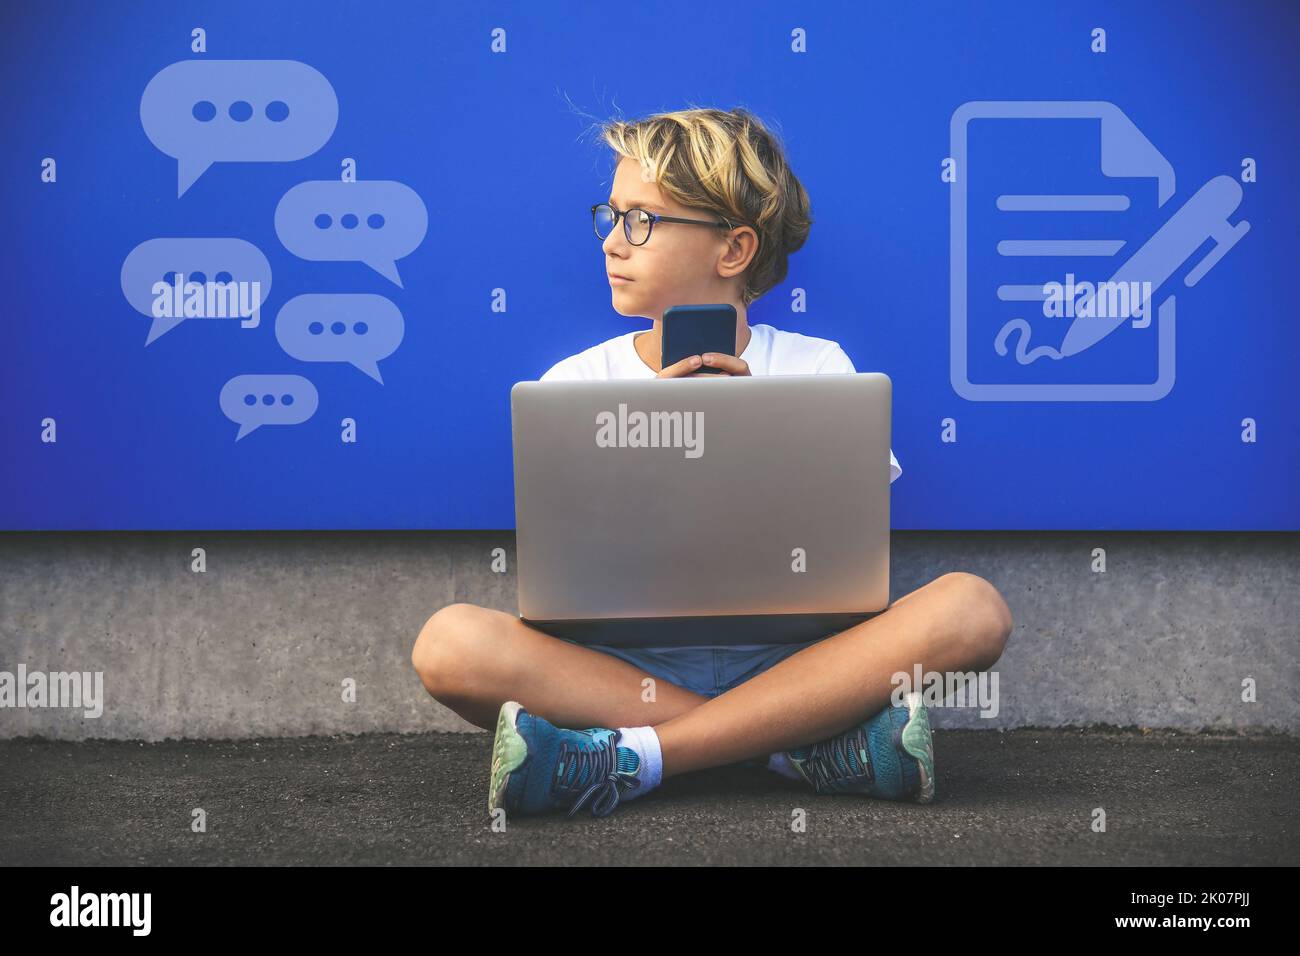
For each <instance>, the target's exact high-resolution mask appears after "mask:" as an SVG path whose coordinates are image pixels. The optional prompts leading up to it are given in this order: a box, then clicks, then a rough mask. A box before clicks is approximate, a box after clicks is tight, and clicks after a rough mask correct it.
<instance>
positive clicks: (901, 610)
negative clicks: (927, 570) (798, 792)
mask: <svg viewBox="0 0 1300 956" xmlns="http://www.w3.org/2000/svg"><path fill="white" fill-rule="evenodd" d="M1012 623H1013V622H1012V619H1011V611H1010V609H1009V608H1008V607H1007V604H1006V602H1005V601H1004V600H1003V598H1002V596H1001V595H1000V594H999V593H998V591H997V589H996V588H995V587H994V586H993V585H991V584H990V583H989V582H988V581H986V580H984V579H983V578H981V577H978V576H976V575H973V574H968V573H966V572H962V571H954V572H951V573H948V574H944V575H942V576H940V577H938V578H935V579H934V580H933V581H931V582H929V583H928V584H926V585H924V586H922V587H920V588H917V589H916V590H915V591H912V592H910V593H908V594H906V595H904V596H903V597H901V598H899V599H898V600H897V601H895V602H894V603H893V604H891V605H890V606H889V608H888V609H887V610H886V611H884V612H882V613H881V614H878V615H876V616H875V617H873V618H871V619H870V620H868V621H864V622H862V623H861V624H858V625H856V626H854V627H851V628H849V629H847V630H844V631H841V632H839V633H838V634H835V635H833V636H832V637H829V638H827V639H825V640H823V641H820V642H818V643H817V644H815V645H813V646H812V647H807V648H805V649H803V650H802V651H799V652H798V653H796V654H792V655H791V656H790V657H787V658H786V659H785V660H783V661H781V662H780V663H779V664H776V665H775V666H773V667H771V668H769V669H768V670H766V671H764V672H763V673H761V674H759V675H758V676H756V677H754V678H752V679H750V680H748V681H745V682H744V683H743V684H740V685H739V686H737V687H734V688H732V689H731V690H729V691H727V692H726V693H724V694H720V695H719V696H717V697H715V698H712V699H710V698H707V697H704V696H701V695H700V694H696V693H693V692H692V691H689V690H686V689H685V688H683V687H679V686H677V685H675V684H672V683H669V682H667V681H665V680H662V679H656V680H655V693H654V694H653V695H652V696H651V699H648V700H647V699H643V690H644V686H643V684H642V681H643V680H645V679H646V678H647V677H650V676H651V675H649V674H646V673H645V672H643V671H642V670H640V669H639V668H637V667H634V666H633V665H631V664H629V663H627V662H626V661H623V660H620V659H618V658H616V657H613V656H612V655H609V654H605V653H602V652H601V651H595V650H591V649H589V648H586V647H581V646H579V645H576V644H571V643H569V642H568V641H563V640H560V639H559V638H555V637H551V636H550V635H548V634H544V633H543V632H541V631H539V630H537V629H536V628H533V627H530V626H529V625H527V624H524V623H523V622H522V621H520V620H519V618H518V617H516V616H514V615H512V614H507V613H506V612H504V611H497V610H492V609H490V608H482V607H478V606H477V605H473V604H465V603H458V604H450V605H448V606H447V607H444V608H442V609H441V610H439V611H438V612H436V613H435V614H434V615H433V616H432V617H430V618H429V620H428V621H427V622H426V623H425V625H424V627H423V628H422V629H421V631H420V635H419V637H418V639H417V640H416V642H415V648H414V650H413V651H412V654H411V662H412V664H413V665H414V666H415V669H416V671H417V673H418V674H419V675H420V680H421V681H422V682H423V684H424V687H425V689H426V690H427V691H428V692H429V693H430V694H431V695H432V696H433V697H434V698H435V699H436V700H438V701H439V702H440V703H442V704H443V705H444V706H446V707H448V708H450V709H451V710H453V711H455V712H456V713H458V714H460V715H461V716H462V717H464V718H465V719H466V720H468V721H469V722H470V723H473V724H476V725H477V726H479V727H483V728H485V729H490V728H491V727H492V726H493V725H494V724H495V721H496V715H497V711H498V710H499V709H500V707H501V704H502V703H504V702H505V701H507V700H517V701H519V702H520V703H522V704H523V705H524V706H525V707H526V708H528V710H529V711H530V712H531V713H534V714H537V715H538V716H540V717H543V718H545V719H546V720H548V721H550V722H551V723H552V724H555V725H556V726H559V727H571V728H575V729H580V728H584V727H640V726H646V725H649V726H652V727H654V729H655V733H656V735H657V736H658V737H659V742H660V747H661V749H662V752H663V773H664V777H669V776H672V775H675V774H679V773H685V772H688V771H691V770H699V769H703V768H705V767H717V766H723V765H726V764H731V763H736V762H738V761H741V760H745V759H749V758H756V757H763V756H766V755H768V754H771V753H775V752H778V751H782V750H789V749H791V748H793V747H797V746H801V745H805V744H809V743H813V742H816V741H819V740H824V739H826V738H828V737H831V736H834V735H835V734H837V733H839V732H841V731H843V730H847V729H848V728H849V727H852V726H853V725H854V724H856V723H858V722H860V721H862V720H863V719H865V718H866V717H868V716H870V715H872V714H875V713H877V712H879V711H880V710H881V709H882V708H884V707H885V706H886V705H887V704H888V703H889V698H890V694H891V692H892V691H893V689H894V686H895V685H894V684H893V683H892V681H891V678H892V676H893V675H894V674H895V673H897V672H899V671H903V672H906V673H908V674H911V673H912V670H913V667H914V665H916V664H918V663H919V664H920V665H921V669H922V671H939V672H949V671H952V672H969V671H982V670H987V669H988V668H989V667H991V666H992V665H993V664H994V663H995V662H996V661H997V659H998V658H999V657H1000V656H1001V655H1002V650H1003V648H1004V647H1005V645H1006V641H1007V638H1008V637H1009V636H1010V634H1011V629H1012Z"/></svg>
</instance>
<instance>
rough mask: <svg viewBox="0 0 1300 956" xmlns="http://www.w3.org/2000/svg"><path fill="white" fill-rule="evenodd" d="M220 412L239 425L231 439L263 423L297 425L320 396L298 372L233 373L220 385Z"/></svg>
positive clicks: (317, 402)
mask: <svg viewBox="0 0 1300 956" xmlns="http://www.w3.org/2000/svg"><path fill="white" fill-rule="evenodd" d="M220 402H221V411H222V412H223V413H224V414H225V416H226V417H227V418H229V419H230V420H231V421H232V422H236V423H237V424H238V425H239V434H238V435H236V436H235V441H239V439H241V438H243V437H244V436H245V435H247V434H248V433H249V432H253V431H256V430H257V429H259V428H261V427H262V426H263V425H301V424H302V423H303V422H305V421H306V420H307V419H309V418H311V417H312V416H313V415H315V414H316V407H317V406H318V405H319V404H320V396H319V395H318V394H317V393H316V386H315V385H313V384H312V383H311V382H310V381H308V380H307V379H305V378H303V377H302V376H301V375H236V376H235V377H234V378H232V379H231V380H230V381H228V382H227V383H226V384H225V385H223V386H221V399H220Z"/></svg>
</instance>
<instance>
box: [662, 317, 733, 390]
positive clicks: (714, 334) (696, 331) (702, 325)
mask: <svg viewBox="0 0 1300 956" xmlns="http://www.w3.org/2000/svg"><path fill="white" fill-rule="evenodd" d="M705 352H722V353H724V354H726V355H735V354H736V307H735V306H733V305H728V304H725V303H724V304H721V305H675V306H673V307H672V308H670V309H668V310H667V311H665V312H664V328H663V355H662V357H661V358H660V363H661V367H662V368H667V367H668V366H669V365H672V364H673V363H675V362H680V361H681V360H682V359H684V358H686V357H687V356H689V355H703V354H704V353H705ZM699 370H700V371H701V372H705V373H707V374H710V375H719V374H721V371H720V370H719V369H716V368H707V367H704V366H701V367H700V369H699Z"/></svg>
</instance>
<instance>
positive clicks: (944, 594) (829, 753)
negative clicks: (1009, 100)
mask: <svg viewBox="0 0 1300 956" xmlns="http://www.w3.org/2000/svg"><path fill="white" fill-rule="evenodd" d="M602 133H603V136H604V140H605V142H606V143H608V145H609V146H610V147H611V148H612V149H613V150H614V152H615V153H616V155H617V157H618V163H617V168H616V171H615V175H614V182H613V187H612V189H611V193H610V196H609V200H608V202H606V203H600V204H597V205H596V206H594V207H593V209H592V217H593V222H594V225H595V230H596V235H597V237H598V238H599V239H601V240H602V243H603V250H604V255H605V267H606V273H607V274H608V276H609V282H610V286H611V295H612V297H613V305H614V309H615V310H616V311H618V312H619V313H620V314H622V315H627V316H641V317H645V318H649V319H652V320H653V322H654V325H653V327H652V328H651V329H650V330H649V331H643V332H636V331H633V332H629V333H627V334H625V335H620V336H617V337H615V338H612V339H610V340H608V341H606V342H602V343H601V344H599V345H595V346H593V347H591V348H589V349H587V350H585V351H583V352H580V353H578V354H576V355H572V356H569V357H568V358H566V359H564V360H562V361H560V362H558V363H557V364H555V365H554V366H553V367H552V368H551V369H549V370H548V371H547V372H546V374H545V375H543V376H542V381H553V380H556V379H607V378H654V377H658V378H676V377H680V376H689V375H705V376H711V377H715V378H718V379H719V380H722V379H725V378H726V377H729V376H732V375H754V374H759V375H776V374H808V373H814V372H827V373H852V372H854V371H855V369H854V367H853V364H852V362H851V361H850V360H849V357H848V356H847V355H846V354H845V353H844V351H843V349H841V348H840V346H839V345H838V344H837V343H835V342H831V341H828V340H826V339H820V338H815V337H812V336H805V335H800V334H797V333H792V332H784V331H781V330H778V329H775V328H773V327H772V326H770V325H763V324H759V325H755V326H752V327H751V326H750V325H749V324H748V321H747V308H748V306H749V305H750V303H752V302H753V301H754V300H755V299H757V298H758V297H759V296H761V295H763V294H764V293H765V292H767V291H769V290H770V289H772V288H774V287H775V286H776V285H778V284H779V283H780V282H781V281H782V280H784V278H785V276H786V270H787V258H788V256H789V254H790V253H792V252H794V251H796V250H797V249H799V248H800V247H801V246H802V245H803V243H804V240H805V239H806V238H807V236H808V231H809V228H810V226H811V223H812V220H811V217H810V210H809V201H808V195H807V193H806V192H805V191H804V188H803V186H802V184H801V183H800V182H799V180H798V179H797V178H795V176H794V174H793V172H791V170H790V168H789V166H788V165H787V163H786V159H785V156H784V152H783V150H782V148H781V146H780V144H779V142H778V141H777V139H776V138H775V137H774V136H773V135H772V134H771V133H770V132H769V131H768V130H766V129H765V128H764V127H763V125H762V124H761V123H760V122H759V121H758V120H757V119H756V118H755V117H754V116H752V115H751V114H750V113H748V112H746V111H745V110H742V109H736V110H732V111H729V112H724V111H720V110H713V109H690V110H682V111H677V112H672V113H665V114H660V115H656V116H651V117H648V118H646V119H643V120H641V121H638V122H635V123H626V122H622V121H615V122H611V123H609V124H607V125H605V126H604V128H603V130H602ZM716 302H730V303H732V304H733V305H734V306H735V308H736V341H737V349H738V351H739V353H740V354H739V355H738V356H731V355H722V354H718V355H712V354H709V355H703V356H699V355H696V356H690V357H688V358H685V359H683V360H682V361H680V362H677V363H676V364H674V365H670V366H669V367H667V368H661V367H660V365H659V355H660V334H661V323H662V317H663V313H664V311H665V310H666V309H667V308H668V307H670V306H673V305H680V304H686V303H716ZM702 365H709V366H710V367H713V368H717V369H720V370H721V374H714V373H706V372H700V371H699V369H700V368H701V367H702ZM716 387H718V388H726V387H727V386H726V385H718V386H716ZM901 473H902V469H901V468H900V467H899V465H898V462H897V460H896V459H895V458H894V456H893V453H892V451H891V453H890V481H891V482H892V481H893V480H894V479H896V478H897V477H898V476H899V474H901ZM742 493H743V492H742ZM630 507H635V503H632V504H631V505H630ZM1011 629H1012V619H1011V612H1010V610H1009V609H1008V608H1007V605H1006V602H1005V601H1004V600H1003V599H1002V597H1001V595H1000V594H999V593H998V592H997V590H996V589H995V588H994V587H993V586H992V585H991V584H989V583H988V582H987V581H985V580H984V579H983V578H979V577H976V576H975V575H973V574H967V573H964V572H953V573H949V574H945V575H942V576H941V577H939V578H936V579H935V580H934V581H931V582H930V583H929V584H927V585H925V586H924V587H921V588H918V589H917V590H915V591H913V592H911V593H910V594H907V595H905V596H903V597H902V598H899V599H898V600H897V601H895V602H894V603H893V604H891V605H890V606H889V608H888V609H887V610H886V611H885V612H882V613H881V614H879V615H876V616H875V617H873V618H871V619H870V620H867V621H864V622H862V623H861V624H858V625H856V626H854V627H851V628H849V629H847V630H844V631H840V632H839V633H836V634H833V635H831V636H828V637H825V638H823V639H821V640H818V641H814V642H811V643H808V644H783V645H747V646H740V647H734V646H733V647H716V648H715V647H685V648H683V647H676V648H662V649H659V648H613V647H600V646H592V645H586V646H584V645H579V644H576V643H573V642H570V641H566V640H562V639H559V638H555V637H551V636H549V635H547V634H544V633H542V632H541V631H539V630H537V629H536V628H533V627H530V626H528V625H526V624H524V623H523V622H522V621H520V620H519V619H518V618H517V617H516V616H514V615H510V614H506V613H504V612H501V611H496V610H491V609H487V608H481V607H477V606H475V605H472V604H464V603H458V604H452V605H449V606H448V607H445V608H443V609H441V610H440V611H438V612H437V613H436V614H434V615H433V616H432V617H431V618H430V619H429V620H428V622H427V623H426V624H425V625H424V628H423V629H422V630H421V632H420V635H419V638H418V640H417V641H416V644H415V648H414V651H413V652H412V663H413V664H414V666H415V668H416V671H417V672H418V673H419V675H420V678H421V681H422V682H423V683H424V686H425V688H426V689H427V690H428V692H429V693H430V694H431V695H432V696H433V697H435V698H436V699H437V700H438V701H440V702H441V703H443V704H444V705H446V706H447V707H449V708H451V709H452V710H454V711H456V712H457V713H458V714H460V715H461V716H462V717H464V718H465V719H466V720H469V721H470V722H471V723H474V724H477V725H478V726H480V727H485V728H489V727H495V730H496V737H495V740H494V742H493V749H492V766H491V773H490V777H489V795H488V806H489V809H490V810H495V809H497V808H498V807H500V808H504V809H505V810H506V811H507V812H509V813H519V814H532V813H543V812H549V811H553V810H563V811H566V812H567V813H568V814H569V815H570V816H572V815H573V814H575V813H577V812H579V811H581V810H583V809H587V810H588V811H589V812H591V813H592V814H593V815H596V816H604V815H606V814H608V813H611V812H613V810H614V809H615V808H617V807H618V805H619V804H620V802H625V801H627V800H630V799H633V798H636V797H639V796H642V795H644V794H645V793H647V792H649V791H650V790H652V789H654V787H656V786H657V785H658V784H659V783H660V782H661V781H662V780H663V779H664V778H666V777H669V776H673V775H675V774H679V773H686V772H689V771H692V770H699V769H702V768H705V767H716V766H722V765H726V764H733V763H737V762H741V761H746V760H754V759H758V760H764V761H766V763H767V765H768V766H769V767H771V769H773V770H774V771H776V772H778V773H781V774H783V775H785V776H788V777H790V778H792V779H795V780H802V781H806V782H807V783H808V784H809V785H810V786H812V788H813V789H814V790H816V791H817V792H819V793H856V794H861V795H864V796H870V797H877V798H883V799H889V800H916V801H918V802H922V803H925V802H929V801H930V800H931V799H933V797H934V792H935V787H934V783H935V781H934V755H933V747H932V744H931V735H930V726H929V720H928V715H927V714H926V710H925V707H924V706H923V704H922V703H921V700H920V695H919V694H918V693H915V692H914V693H911V694H908V695H906V698H905V699H906V705H905V706H891V705H890V697H891V692H892V690H893V688H894V686H895V683H894V681H893V680H892V677H893V675H895V674H898V673H900V672H902V673H904V674H907V675H910V674H912V673H913V667H914V665H916V664H918V663H919V664H920V665H921V667H922V670H923V671H926V672H928V671H939V672H963V673H964V672H969V671H980V670H985V669H987V668H988V667H990V666H992V664H993V663H994V662H995V661H996V660H997V659H998V658H999V657H1000V656H1001V654H1002V650H1003V647H1004V646H1005V644H1006V640H1007V637H1008V636H1009V635H1010V633H1011ZM647 678H652V679H653V680H652V681H651V682H650V684H649V685H643V683H642V682H643V681H645V680H646V679H647ZM647 686H650V687H653V689H654V692H653V693H647V692H646V688H647ZM647 697H648V698H649V699H646V698H647ZM521 702H522V703H521ZM525 704H526V705H527V706H526V707H525V706H524V705H525ZM568 728H586V729H581V730H579V729H568Z"/></svg>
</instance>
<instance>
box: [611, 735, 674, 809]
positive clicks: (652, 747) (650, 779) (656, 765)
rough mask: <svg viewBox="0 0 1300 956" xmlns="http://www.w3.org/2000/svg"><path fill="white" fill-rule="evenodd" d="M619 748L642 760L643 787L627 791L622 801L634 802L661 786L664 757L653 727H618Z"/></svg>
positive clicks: (622, 796) (641, 775)
mask: <svg viewBox="0 0 1300 956" xmlns="http://www.w3.org/2000/svg"><path fill="white" fill-rule="evenodd" d="M616 729H617V730H618V732H619V734H620V735H621V736H620V737H619V740H618V746H620V747H627V748H628V749H630V750H632V751H634V752H635V753H636V755H637V757H638V758H640V760H641V770H640V772H639V774H638V777H639V779H640V780H641V786H639V787H632V788H631V789H629V790H625V791H624V792H623V793H622V795H621V796H620V797H619V799H620V800H634V799H636V798H637V797H639V796H642V795H644V794H646V793H649V792H650V791H651V790H653V789H654V788H655V787H657V786H659V783H660V781H661V780H663V776H664V756H663V752H662V751H661V750H660V749H659V735H658V734H656V733H655V729H654V728H653V727H618V728H616Z"/></svg>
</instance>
